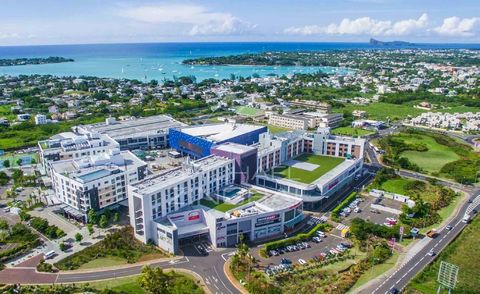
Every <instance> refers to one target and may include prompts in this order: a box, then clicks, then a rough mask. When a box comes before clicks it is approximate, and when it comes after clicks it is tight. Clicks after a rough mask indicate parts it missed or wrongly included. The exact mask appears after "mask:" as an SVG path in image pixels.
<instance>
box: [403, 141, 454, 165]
mask: <svg viewBox="0 0 480 294" xmlns="http://www.w3.org/2000/svg"><path fill="white" fill-rule="evenodd" d="M398 137H399V138H402V139H403V140H404V142H406V143H408V144H425V145H426V146H427V148H428V150H427V151H425V152H419V151H411V150H408V151H404V152H402V153H400V156H401V157H406V158H408V160H410V162H412V163H415V164H416V165H418V166H419V167H420V168H422V169H424V170H425V171H427V172H429V173H434V172H439V171H440V169H441V168H442V167H443V166H444V165H445V164H447V163H449V162H452V161H456V160H459V159H460V156H458V155H457V154H456V153H455V152H454V151H453V150H452V149H450V148H449V147H448V146H445V145H441V144H438V143H437V142H436V141H435V139H434V138H432V137H429V136H425V135H414V136H411V135H399V136H398Z"/></svg>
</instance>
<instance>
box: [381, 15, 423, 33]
mask: <svg viewBox="0 0 480 294" xmlns="http://www.w3.org/2000/svg"><path fill="white" fill-rule="evenodd" d="M427 24H428V15H427V14H426V13H424V14H422V15H421V16H420V18H418V19H406V20H401V21H397V22H395V23H394V24H393V26H392V28H391V29H389V30H388V31H386V32H385V34H386V35H394V36H404V35H410V34H412V33H415V32H418V31H419V30H421V29H423V28H425V27H426V26H427Z"/></svg>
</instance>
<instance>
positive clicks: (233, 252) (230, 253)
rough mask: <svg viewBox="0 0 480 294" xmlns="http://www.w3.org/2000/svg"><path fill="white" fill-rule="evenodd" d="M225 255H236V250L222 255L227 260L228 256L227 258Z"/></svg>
mask: <svg viewBox="0 0 480 294" xmlns="http://www.w3.org/2000/svg"><path fill="white" fill-rule="evenodd" d="M225 255H227V256H229V257H230V256H233V255H235V251H232V252H229V253H223V254H222V255H221V256H222V258H223V260H225V261H227V260H228V258H225Z"/></svg>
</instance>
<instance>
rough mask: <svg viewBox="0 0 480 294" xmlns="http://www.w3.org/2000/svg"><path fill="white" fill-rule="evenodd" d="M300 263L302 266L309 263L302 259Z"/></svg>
mask: <svg viewBox="0 0 480 294" xmlns="http://www.w3.org/2000/svg"><path fill="white" fill-rule="evenodd" d="M298 263H300V264H306V263H307V262H306V261H305V260H304V259H301V258H300V259H298Z"/></svg>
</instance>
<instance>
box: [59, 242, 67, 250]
mask: <svg viewBox="0 0 480 294" xmlns="http://www.w3.org/2000/svg"><path fill="white" fill-rule="evenodd" d="M60 250H62V251H65V250H67V245H66V244H65V243H63V242H62V243H60Z"/></svg>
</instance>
